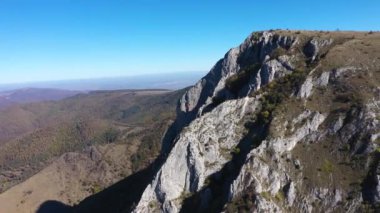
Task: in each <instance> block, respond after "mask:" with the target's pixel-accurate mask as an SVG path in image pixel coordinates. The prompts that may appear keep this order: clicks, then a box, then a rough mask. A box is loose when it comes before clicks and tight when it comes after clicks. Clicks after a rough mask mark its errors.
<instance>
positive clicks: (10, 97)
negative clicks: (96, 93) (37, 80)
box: [0, 88, 83, 108]
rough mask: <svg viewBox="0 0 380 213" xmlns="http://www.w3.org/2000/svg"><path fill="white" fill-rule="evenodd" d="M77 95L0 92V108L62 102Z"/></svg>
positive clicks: (34, 90) (67, 92) (31, 90)
mask: <svg viewBox="0 0 380 213" xmlns="http://www.w3.org/2000/svg"><path fill="white" fill-rule="evenodd" d="M79 93H83V92H80V91H71V90H60V89H41V88H25V89H16V90H10V91H1V92H0V108H5V107H9V106H12V105H15V104H18V103H30V102H40V101H57V100H62V99H65V98H68V97H71V96H74V95H77V94H79Z"/></svg>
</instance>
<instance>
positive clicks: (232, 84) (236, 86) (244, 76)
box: [226, 64, 261, 95]
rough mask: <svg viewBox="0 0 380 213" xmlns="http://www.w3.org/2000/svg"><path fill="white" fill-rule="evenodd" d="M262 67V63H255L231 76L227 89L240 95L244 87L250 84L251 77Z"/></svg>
mask: <svg viewBox="0 0 380 213" xmlns="http://www.w3.org/2000/svg"><path fill="white" fill-rule="evenodd" d="M260 68H261V64H253V65H250V66H248V67H246V68H244V69H242V70H241V71H240V72H239V73H236V74H234V75H232V76H230V77H229V78H227V80H226V87H227V89H228V90H230V91H231V92H232V93H233V94H235V95H238V93H239V91H240V90H241V89H242V87H243V86H244V85H246V84H248V82H249V79H250V77H251V76H253V75H255V74H256V73H257V72H258V71H259V69H260Z"/></svg>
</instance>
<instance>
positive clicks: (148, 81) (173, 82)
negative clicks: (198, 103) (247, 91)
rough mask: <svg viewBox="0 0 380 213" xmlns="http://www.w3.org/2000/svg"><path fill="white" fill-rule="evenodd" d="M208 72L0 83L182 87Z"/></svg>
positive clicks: (80, 87)
mask: <svg viewBox="0 0 380 213" xmlns="http://www.w3.org/2000/svg"><path fill="white" fill-rule="evenodd" d="M205 74H206V72H203V71H193V72H177V73H160V74H142V75H136V76H126V77H112V78H111V77H110V78H97V79H91V76H89V79H77V80H62V81H48V82H30V83H18V84H4V85H0V91H7V90H15V89H21V88H55V89H63V90H79V91H91V90H120V89H181V88H184V87H187V86H190V85H193V84H194V83H196V82H197V80H198V79H199V78H201V77H203V76H204V75H205Z"/></svg>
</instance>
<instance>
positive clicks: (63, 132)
mask: <svg viewBox="0 0 380 213" xmlns="http://www.w3.org/2000/svg"><path fill="white" fill-rule="evenodd" d="M182 93H183V91H176V92H168V91H113V92H105V91H104V92H93V93H90V94H81V95H77V96H75V97H72V98H68V99H66V100H62V101H58V102H41V103H33V104H26V105H21V106H18V108H19V109H18V110H20V111H22V112H23V113H25V114H26V115H28V116H25V117H24V118H22V116H21V115H22V114H20V113H15V116H16V118H17V120H16V119H13V118H12V115H13V114H10V113H8V112H9V111H12V110H14V109H8V111H7V110H5V111H3V112H0V117H1V116H3V117H8V118H10V119H11V120H12V122H13V123H14V125H15V126H17V125H20V126H22V125H24V124H25V123H38V124H39V125H37V126H39V127H40V128H36V127H34V129H33V128H31V129H33V130H31V131H25V133H23V135H22V136H19V137H18V138H16V139H13V140H11V141H8V142H6V143H5V144H4V145H1V146H0V188H2V190H5V189H7V188H9V187H11V186H13V185H15V184H17V183H19V182H22V181H24V180H26V179H27V178H29V177H31V176H32V175H34V174H36V173H37V172H39V171H41V169H43V168H45V167H46V166H47V165H49V164H50V163H51V162H54V163H53V164H52V165H50V166H48V167H47V168H46V169H44V170H43V171H41V173H39V174H37V175H36V176H37V177H33V178H32V179H31V180H28V181H27V182H25V183H23V184H21V186H20V185H19V186H17V187H15V188H12V189H11V190H9V191H7V192H6V193H4V194H2V196H0V203H1V202H6V200H7V199H8V200H14V202H16V203H17V204H18V205H21V206H24V207H25V205H27V204H28V205H32V206H33V205H34V206H33V207H34V208H36V206H35V203H38V202H41V201H45V200H46V199H49V196H50V198H55V199H58V200H61V201H63V202H65V203H68V204H74V203H75V202H76V201H77V200H80V199H82V198H84V197H85V196H88V195H90V194H92V193H95V192H96V191H98V190H100V189H101V188H104V187H106V186H108V185H110V184H112V183H114V182H116V181H118V180H120V179H122V178H123V177H126V176H128V175H129V174H131V173H134V172H137V171H139V170H140V169H142V168H144V167H145V166H146V165H147V164H149V163H150V162H151V161H152V160H153V159H154V158H155V157H156V156H157V154H158V152H159V150H160V148H161V144H160V139H161V137H162V135H163V134H164V132H165V131H166V128H167V127H168V126H169V125H170V123H171V121H172V120H173V119H174V117H175V108H176V104H177V101H178V99H179V97H180V96H181V95H182ZM16 121H20V122H22V124H19V123H17V122H16ZM2 125H3V126H6V125H5V124H4V123H3V124H2ZM142 142H143V143H142ZM90 147H94V148H95V149H96V150H98V151H99V152H100V153H101V155H100V156H101V157H100V159H96V160H100V161H101V162H103V163H104V164H105V165H107V166H105V167H104V168H101V169H99V168H97V167H94V168H93V167H91V166H89V165H92V164H91V162H93V161H94V159H92V158H93V157H92V153H91V151H88V149H89V148H90ZM83 150H85V151H83ZM67 152H77V153H78V154H80V153H82V154H81V155H83V156H82V157H78V156H77V157H75V158H74V159H75V160H74V161H78V162H82V161H83V162H84V163H83V164H84V165H88V166H84V167H83V168H82V169H79V170H78V171H81V172H79V174H84V173H86V172H87V173H89V171H92V172H93V171H97V170H96V169H98V176H101V174H105V173H106V174H109V178H108V179H109V180H108V181H101V180H98V179H97V178H96V177H94V178H93V180H91V178H90V180H89V181H87V182H86V179H88V177H87V176H83V175H82V176H80V175H79V176H78V178H74V179H73V180H71V179H70V178H68V179H67V178H66V179H63V180H66V181H69V182H70V181H71V182H70V183H73V184H72V186H77V185H78V184H79V182H81V184H79V185H83V187H79V188H80V189H79V191H78V190H74V191H73V187H70V184H69V183H66V185H69V186H68V188H66V189H65V190H63V191H64V193H61V194H60V196H58V197H57V190H62V189H58V188H59V187H53V189H52V190H50V191H51V193H50V194H49V193H47V194H45V196H42V197H44V198H45V200H41V199H42V197H41V191H38V190H37V189H36V188H35V187H34V188H33V189H27V188H28V187H31V184H32V185H36V186H41V184H42V183H46V184H48V185H49V184H51V185H52V186H54V184H53V183H54V181H56V182H57V181H58V180H57V178H58V176H55V177H51V178H50V181H46V180H45V181H43V178H42V177H43V176H45V175H44V174H47V173H49V174H51V171H53V170H54V169H55V168H57V167H60V168H64V169H62V172H61V173H57V175H58V174H62V173H64V174H65V175H66V176H67V177H76V175H78V174H77V173H78V171H76V170H75V169H70V168H71V167H70V162H69V163H68V162H66V161H64V160H62V159H61V158H62V157H61V158H58V157H59V156H61V155H62V154H64V153H67ZM122 156H123V157H122ZM57 158H58V160H56V159H57ZM131 158H132V159H133V160H132V161H131ZM83 159H86V160H83ZM57 162H60V163H57ZM57 164H58V165H57ZM98 164H99V162H98V163H97V164H96V165H98ZM41 178H42V179H41ZM78 181H79V182H78ZM28 182H29V184H28ZM74 183H75V184H74ZM64 185H65V184H64ZM20 187H21V189H20ZM75 188H78V187H75ZM22 190H23V191H33V192H34V193H33V194H34V196H32V197H31V198H29V199H26V200H23V199H22V198H21V197H23V196H24V195H23V193H22ZM54 193H55V194H54ZM58 194H59V193H58ZM73 194H74V195H73ZM68 195H69V196H68ZM9 196H10V197H9ZM38 197H40V198H41V199H40V198H38ZM33 202H34V204H33ZM28 205H27V206H28ZM29 207H30V206H29ZM19 210H20V209H18V210H17V211H19Z"/></svg>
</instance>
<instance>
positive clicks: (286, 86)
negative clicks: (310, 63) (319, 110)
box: [251, 70, 307, 124]
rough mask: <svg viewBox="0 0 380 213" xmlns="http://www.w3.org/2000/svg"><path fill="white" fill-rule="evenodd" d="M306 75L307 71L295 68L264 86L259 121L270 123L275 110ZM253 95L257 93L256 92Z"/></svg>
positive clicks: (298, 86)
mask: <svg viewBox="0 0 380 213" xmlns="http://www.w3.org/2000/svg"><path fill="white" fill-rule="evenodd" d="M306 75H307V73H306V71H300V70H295V71H293V72H292V73H291V74H289V75H286V76H285V77H283V78H280V79H277V80H275V81H274V82H271V83H269V84H268V85H267V86H266V87H265V88H263V90H264V92H263V96H262V97H261V98H260V101H261V111H260V113H259V114H258V121H259V122H260V123H262V124H267V123H269V122H270V121H271V120H272V118H273V115H272V114H273V111H274V110H275V109H276V108H277V107H278V106H279V105H280V104H281V103H282V102H283V101H284V100H285V99H286V98H288V97H289V96H290V95H291V94H292V93H293V92H294V91H297V90H298V89H299V88H300V86H301V85H302V83H303V82H304V80H305V78H306ZM251 95H255V93H253V94H251Z"/></svg>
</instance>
